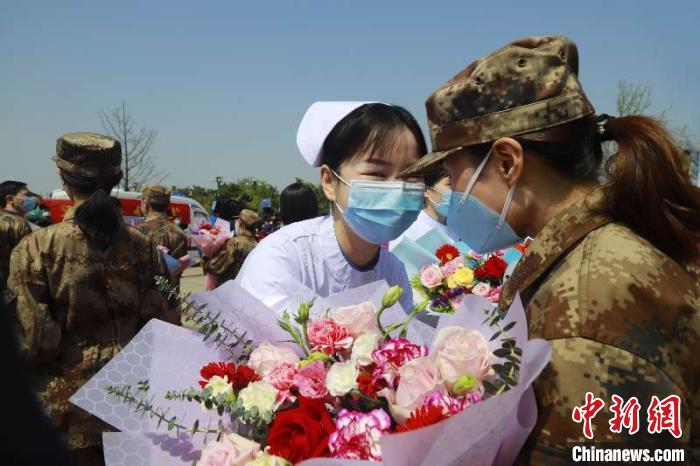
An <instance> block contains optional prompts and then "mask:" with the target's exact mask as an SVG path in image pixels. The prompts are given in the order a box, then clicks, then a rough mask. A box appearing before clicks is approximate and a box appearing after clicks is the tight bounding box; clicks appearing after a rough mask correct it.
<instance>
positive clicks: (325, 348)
mask: <svg viewBox="0 0 700 466" xmlns="http://www.w3.org/2000/svg"><path fill="white" fill-rule="evenodd" d="M307 333H308V335H309V343H310V344H311V349H312V350H313V351H320V352H323V353H326V354H333V353H337V352H340V351H344V350H348V349H350V348H352V337H351V336H350V331H349V330H348V329H347V328H345V327H344V326H343V325H340V324H339V323H337V322H335V321H334V320H332V319H319V320H314V321H312V322H311V324H310V325H309V328H308V331H307Z"/></svg>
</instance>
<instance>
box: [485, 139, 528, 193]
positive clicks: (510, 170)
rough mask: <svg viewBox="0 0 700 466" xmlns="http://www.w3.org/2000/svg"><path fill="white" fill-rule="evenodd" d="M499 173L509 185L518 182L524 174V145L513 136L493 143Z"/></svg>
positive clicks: (492, 155)
mask: <svg viewBox="0 0 700 466" xmlns="http://www.w3.org/2000/svg"><path fill="white" fill-rule="evenodd" d="M491 157H493V158H494V159H495V161H496V165H495V166H496V170H497V173H498V175H499V176H500V177H501V178H502V179H503V181H505V182H506V184H508V186H513V185H514V184H515V183H517V182H518V180H519V179H520V177H521V176H522V174H523V168H524V156H523V146H522V145H521V144H520V143H519V142H518V141H516V140H515V139H513V138H500V139H497V140H496V142H494V143H493V153H492V154H491Z"/></svg>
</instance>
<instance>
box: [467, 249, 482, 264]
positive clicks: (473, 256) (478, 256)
mask: <svg viewBox="0 0 700 466" xmlns="http://www.w3.org/2000/svg"><path fill="white" fill-rule="evenodd" d="M467 256H469V258H471V259H474V260H475V261H477V262H478V261H480V260H481V259H483V258H484V256H485V254H480V253H478V252H476V251H473V250H472V251H469V253H468V254H467Z"/></svg>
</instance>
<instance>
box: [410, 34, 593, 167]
mask: <svg viewBox="0 0 700 466" xmlns="http://www.w3.org/2000/svg"><path fill="white" fill-rule="evenodd" d="M425 106H426V108H427V113H428V125H429V128H430V138H431V140H432V144H433V153H431V154H428V155H426V156H424V157H422V158H421V159H420V160H419V161H418V162H417V163H415V164H414V165H413V166H411V167H409V168H408V169H407V170H405V171H404V172H403V173H401V174H400V175H399V176H407V175H410V174H415V173H423V172H425V170H426V169H427V168H428V167H430V166H431V165H433V164H435V163H437V162H439V161H441V160H443V159H444V158H445V157H447V156H449V155H451V154H453V153H455V152H458V151H459V150H460V149H462V148H464V147H466V146H473V145H477V144H483V143H487V142H491V141H494V140H496V139H498V138H500V137H504V136H519V135H524V134H527V133H532V132H536V131H541V130H544V129H546V128H550V127H553V126H557V125H561V124H564V123H568V122H570V121H573V120H577V119H579V118H583V117H585V116H587V115H590V114H592V113H594V109H593V106H592V105H591V103H590V102H589V101H588V99H587V98H586V95H585V94H584V92H583V89H582V88H581V83H579V80H578V50H577V48H576V44H574V43H573V42H572V41H571V40H570V39H569V38H567V37H563V36H543V37H526V38H523V39H520V40H517V41H515V42H512V43H511V44H508V45H507V46H505V47H503V48H502V49H500V50H497V51H496V52H493V53H492V54H490V55H488V56H486V57H485V58H482V59H480V60H477V61H475V62H474V63H472V64H471V65H469V66H467V67H466V68H465V69H463V70H462V71H460V72H459V74H457V75H456V76H455V77H454V78H452V79H451V80H450V81H448V82H447V84H445V85H444V86H442V87H440V89H438V90H437V91H435V92H434V93H433V94H432V95H431V96H430V97H428V100H427V101H426V104H425Z"/></svg>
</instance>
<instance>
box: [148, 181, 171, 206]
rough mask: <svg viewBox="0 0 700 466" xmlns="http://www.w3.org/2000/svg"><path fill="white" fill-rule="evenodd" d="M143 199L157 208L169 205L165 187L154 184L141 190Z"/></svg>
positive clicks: (167, 190) (167, 192) (168, 195)
mask: <svg viewBox="0 0 700 466" xmlns="http://www.w3.org/2000/svg"><path fill="white" fill-rule="evenodd" d="M143 199H144V200H146V201H147V202H149V203H151V204H155V205H157V206H167V205H168V204H170V190H169V189H168V188H166V187H165V186H161V185H158V184H154V185H151V186H147V187H146V189H144V190H143Z"/></svg>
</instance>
